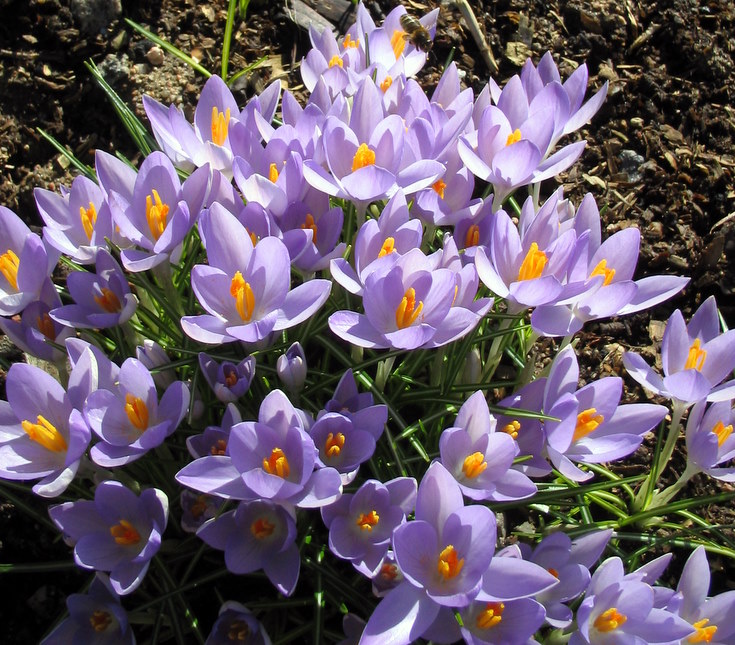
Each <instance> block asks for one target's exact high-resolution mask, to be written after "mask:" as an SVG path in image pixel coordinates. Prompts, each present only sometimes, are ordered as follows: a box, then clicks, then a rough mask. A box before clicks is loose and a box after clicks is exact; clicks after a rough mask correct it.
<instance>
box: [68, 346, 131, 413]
mask: <svg viewBox="0 0 735 645" xmlns="http://www.w3.org/2000/svg"><path fill="white" fill-rule="evenodd" d="M66 351H67V354H68V355H69V363H70V364H71V368H72V369H71V374H70V375H69V386H68V388H67V391H68V392H69V400H70V401H71V404H72V405H73V406H74V407H75V408H76V409H77V410H79V411H80V412H82V411H83V410H84V402H85V401H86V400H87V397H88V396H89V395H90V394H91V393H92V392H95V391H96V390H100V389H102V390H114V389H115V388H116V387H117V382H118V376H119V374H120V366H119V365H117V363H113V362H112V361H111V360H110V359H109V358H108V357H107V354H105V353H104V352H103V351H102V350H101V349H100V348H99V347H97V346H95V345H92V344H91V343H88V342H87V341H85V340H82V339H81V338H68V339H67V340H66Z"/></svg>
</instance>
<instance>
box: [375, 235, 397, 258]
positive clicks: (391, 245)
mask: <svg viewBox="0 0 735 645" xmlns="http://www.w3.org/2000/svg"><path fill="white" fill-rule="evenodd" d="M395 250H396V241H395V239H394V238H392V237H386V238H385V242H383V246H381V247H380V251H379V252H378V257H379V258H382V257H383V256H384V255H388V254H389V253H393V251H395Z"/></svg>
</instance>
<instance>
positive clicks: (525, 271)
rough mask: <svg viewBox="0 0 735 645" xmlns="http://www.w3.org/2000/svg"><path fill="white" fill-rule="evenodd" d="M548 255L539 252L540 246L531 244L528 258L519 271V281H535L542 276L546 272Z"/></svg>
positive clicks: (527, 254)
mask: <svg viewBox="0 0 735 645" xmlns="http://www.w3.org/2000/svg"><path fill="white" fill-rule="evenodd" d="M547 261H548V260H547V258H546V253H544V252H543V251H539V250H538V244H536V242H534V243H533V244H531V248H530V249H528V253H526V257H525V258H524V259H523V262H522V263H521V268H520V269H519V270H518V281H519V282H522V281H523V280H533V279H535V278H538V277H540V276H541V274H542V273H543V271H544V267H545V266H546V262H547Z"/></svg>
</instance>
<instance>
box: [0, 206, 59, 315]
mask: <svg viewBox="0 0 735 645" xmlns="http://www.w3.org/2000/svg"><path fill="white" fill-rule="evenodd" d="M0 240H2V242H0V316H14V315H15V314H18V313H20V312H21V311H23V309H25V307H26V306H27V305H29V304H30V303H31V302H33V301H34V300H38V298H39V296H40V294H41V290H42V289H43V286H44V284H45V282H46V280H47V279H48V277H49V276H50V275H51V272H52V271H53V270H54V267H55V266H56V261H57V260H58V253H56V252H54V253H49V252H48V251H47V249H46V247H45V246H44V243H43V242H42V241H41V238H40V237H38V235H36V234H34V233H31V229H29V228H28V226H27V225H26V224H25V223H24V222H23V220H21V219H20V217H18V216H17V215H16V214H15V213H14V212H13V211H11V210H10V209H9V208H5V206H0Z"/></svg>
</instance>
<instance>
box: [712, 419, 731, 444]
mask: <svg viewBox="0 0 735 645" xmlns="http://www.w3.org/2000/svg"><path fill="white" fill-rule="evenodd" d="M712 432H713V433H714V434H715V436H716V437H717V445H718V446H721V445H722V444H723V443H725V441H727V438H728V437H729V436H730V435H731V434H732V423H731V424H729V425H725V424H724V423H722V421H718V422H717V424H716V425H715V427H714V428H712Z"/></svg>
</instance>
